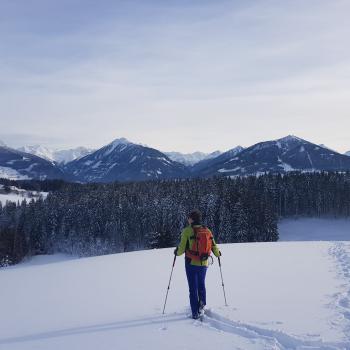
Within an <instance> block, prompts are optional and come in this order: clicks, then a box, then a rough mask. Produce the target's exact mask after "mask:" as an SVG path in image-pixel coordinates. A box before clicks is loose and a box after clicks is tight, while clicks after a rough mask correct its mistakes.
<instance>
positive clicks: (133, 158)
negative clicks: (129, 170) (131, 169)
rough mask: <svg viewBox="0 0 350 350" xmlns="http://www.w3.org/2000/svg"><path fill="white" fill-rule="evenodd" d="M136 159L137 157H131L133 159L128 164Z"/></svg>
mask: <svg viewBox="0 0 350 350" xmlns="http://www.w3.org/2000/svg"><path fill="white" fill-rule="evenodd" d="M136 158H137V156H133V157H132V158H131V159H130V162H129V163H132V162H134V161H135V159H136Z"/></svg>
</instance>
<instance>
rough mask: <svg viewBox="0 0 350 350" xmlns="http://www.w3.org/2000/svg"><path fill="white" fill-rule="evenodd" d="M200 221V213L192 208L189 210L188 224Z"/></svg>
mask: <svg viewBox="0 0 350 350" xmlns="http://www.w3.org/2000/svg"><path fill="white" fill-rule="evenodd" d="M201 221H202V213H201V212H200V211H199V210H197V209H195V210H192V211H191V212H190V214H189V215H188V223H189V224H190V225H192V224H200V223H201Z"/></svg>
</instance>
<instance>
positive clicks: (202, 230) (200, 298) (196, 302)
mask: <svg viewBox="0 0 350 350" xmlns="http://www.w3.org/2000/svg"><path fill="white" fill-rule="evenodd" d="M187 220H188V224H189V225H188V226H187V227H185V228H184V230H183V231H182V233H181V240H180V244H179V245H178V247H177V248H175V250H174V254H175V255H176V256H180V255H182V254H184V253H185V269H186V276H187V281H188V288H189V293H190V295H189V296H190V305H191V311H192V318H193V319H198V318H199V317H200V315H201V314H202V313H203V312H204V306H205V305H206V289H205V276H206V272H207V269H208V258H209V255H210V253H211V251H212V252H213V253H214V255H215V256H216V257H219V256H220V255H221V252H220V250H219V248H218V246H217V245H216V243H215V240H214V237H213V234H212V232H211V231H210V230H209V229H208V228H207V227H205V226H203V225H202V224H201V221H202V215H201V212H200V211H199V210H193V211H192V212H191V213H190V214H189V216H188V219H187ZM202 235H204V236H206V237H207V238H204V239H202V238H201V239H202V241H208V240H209V241H210V242H209V244H208V249H210V250H211V251H209V252H207V254H202V255H204V256H203V257H200V256H199V255H200V254H199V251H198V250H199V249H198V243H197V242H199V240H198V237H199V236H200V237H202ZM194 242H195V243H194ZM196 248H197V250H196ZM200 249H203V248H200Z"/></svg>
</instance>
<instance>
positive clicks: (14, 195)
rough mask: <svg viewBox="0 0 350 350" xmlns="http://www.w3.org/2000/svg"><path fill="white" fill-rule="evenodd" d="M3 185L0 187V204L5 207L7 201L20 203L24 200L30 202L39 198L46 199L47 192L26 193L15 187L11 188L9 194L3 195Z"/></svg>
mask: <svg viewBox="0 0 350 350" xmlns="http://www.w3.org/2000/svg"><path fill="white" fill-rule="evenodd" d="M3 188H4V186H3V185H0V202H1V203H2V205H5V204H6V202H7V201H9V202H15V203H17V202H20V203H21V202H22V201H23V200H24V199H26V200H27V201H30V200H32V199H34V200H36V199H38V198H39V197H43V198H46V196H47V195H48V192H37V191H26V190H22V189H19V188H17V187H14V186H11V187H10V189H11V192H9V193H3Z"/></svg>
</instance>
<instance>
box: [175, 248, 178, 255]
mask: <svg viewBox="0 0 350 350" xmlns="http://www.w3.org/2000/svg"><path fill="white" fill-rule="evenodd" d="M177 249H178V248H177V247H176V248H175V249H174V255H177Z"/></svg>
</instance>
